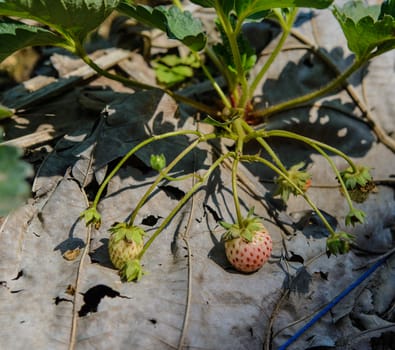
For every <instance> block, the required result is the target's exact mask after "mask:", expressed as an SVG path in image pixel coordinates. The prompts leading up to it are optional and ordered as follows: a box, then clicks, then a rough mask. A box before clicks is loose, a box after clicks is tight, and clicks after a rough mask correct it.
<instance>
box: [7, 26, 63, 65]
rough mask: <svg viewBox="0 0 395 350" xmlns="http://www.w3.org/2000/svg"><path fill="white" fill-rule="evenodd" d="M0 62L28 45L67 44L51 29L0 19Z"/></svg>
mask: <svg viewBox="0 0 395 350" xmlns="http://www.w3.org/2000/svg"><path fill="white" fill-rule="evenodd" d="M0 41H1V46H0V62H1V61H3V60H4V59H5V58H7V57H8V56H10V55H11V54H12V53H14V52H15V51H18V50H20V49H22V48H24V47H28V46H39V45H55V46H67V41H66V40H65V39H64V38H62V37H60V36H58V35H56V34H54V33H52V32H51V31H49V30H47V29H44V28H40V27H34V26H29V25H27V24H23V23H19V22H15V21H7V22H6V21H0Z"/></svg>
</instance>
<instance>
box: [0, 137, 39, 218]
mask: <svg viewBox="0 0 395 350" xmlns="http://www.w3.org/2000/svg"><path fill="white" fill-rule="evenodd" d="M1 133H2V131H1V130H0V142H1V141H2V137H1ZM21 154H22V152H21V150H20V149H19V148H16V147H13V146H6V145H1V144H0V216H4V215H7V214H8V213H9V212H10V211H12V210H13V209H16V208H17V207H18V206H19V205H21V204H22V203H23V202H24V200H25V199H26V198H27V197H28V196H29V194H30V186H29V184H28V183H27V182H26V177H28V176H30V175H31V174H32V172H33V171H32V168H31V166H30V165H29V164H28V163H26V162H24V161H22V160H21V159H20V158H21Z"/></svg>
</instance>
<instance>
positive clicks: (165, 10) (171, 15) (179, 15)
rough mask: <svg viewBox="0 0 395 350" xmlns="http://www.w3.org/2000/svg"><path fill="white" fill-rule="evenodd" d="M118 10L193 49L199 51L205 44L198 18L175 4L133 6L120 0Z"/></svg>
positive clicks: (204, 36)
mask: <svg viewBox="0 0 395 350" xmlns="http://www.w3.org/2000/svg"><path fill="white" fill-rule="evenodd" d="M118 10H119V11H120V12H122V13H124V14H125V15H128V16H130V17H133V18H135V19H137V20H138V21H140V22H142V23H145V24H147V25H149V26H152V27H155V28H158V29H160V30H162V31H164V32H166V33H167V35H168V37H169V38H170V39H176V40H179V41H181V42H182V43H183V44H184V45H186V46H188V47H189V48H190V49H191V50H193V51H200V50H202V49H203V48H204V46H205V45H206V39H207V38H206V35H205V33H204V31H203V25H202V23H201V21H200V20H198V19H196V18H193V17H192V14H191V13H190V12H188V11H181V10H180V9H179V8H178V7H176V6H171V7H165V6H157V7H155V8H152V7H150V6H143V5H138V6H133V5H130V4H128V3H127V2H125V1H122V2H121V3H120V4H119V6H118Z"/></svg>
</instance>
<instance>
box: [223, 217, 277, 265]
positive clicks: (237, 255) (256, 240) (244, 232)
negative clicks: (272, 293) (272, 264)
mask: <svg viewBox="0 0 395 350" xmlns="http://www.w3.org/2000/svg"><path fill="white" fill-rule="evenodd" d="M222 226H224V227H225V228H226V229H227V232H226V233H225V234H224V235H223V237H222V240H223V241H224V243H225V253H226V257H227V258H228V260H229V262H230V263H231V264H232V266H233V267H234V268H235V269H236V270H238V271H240V272H246V273H248V272H254V271H256V270H258V269H260V268H261V267H262V265H263V264H264V263H265V262H266V261H267V260H268V259H269V258H270V255H271V253H272V249H273V243H272V239H271V237H270V235H269V232H268V231H267V230H266V228H265V227H264V226H263V224H262V223H261V222H260V219H259V218H257V217H253V214H252V211H250V212H249V214H248V216H247V218H245V219H244V220H243V221H242V222H241V223H236V224H227V223H222Z"/></svg>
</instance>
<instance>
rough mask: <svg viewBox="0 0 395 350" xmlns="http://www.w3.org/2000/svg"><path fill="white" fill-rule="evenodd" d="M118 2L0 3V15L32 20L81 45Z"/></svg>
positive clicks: (56, 0)
mask: <svg viewBox="0 0 395 350" xmlns="http://www.w3.org/2000/svg"><path fill="white" fill-rule="evenodd" d="M118 3H119V0H78V1H76V0H51V1H49V0H47V1H32V0H0V16H12V17H19V18H28V19H33V20H36V21H38V22H40V23H43V24H45V25H48V26H50V27H52V28H54V29H55V30H56V31H58V32H59V33H61V34H63V35H65V36H66V37H68V38H69V39H70V38H73V39H74V40H78V41H79V42H83V41H84V39H85V38H86V36H87V35H88V33H90V32H91V31H92V30H94V29H95V28H97V27H98V26H99V25H100V24H101V23H102V22H103V21H104V20H105V19H106V18H107V16H108V15H109V14H110V13H111V12H112V11H113V10H114V9H115V8H116V7H117V5H118ZM2 42H3V40H2Z"/></svg>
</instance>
